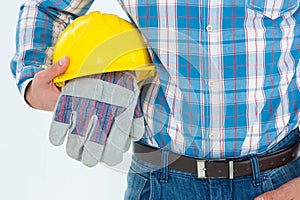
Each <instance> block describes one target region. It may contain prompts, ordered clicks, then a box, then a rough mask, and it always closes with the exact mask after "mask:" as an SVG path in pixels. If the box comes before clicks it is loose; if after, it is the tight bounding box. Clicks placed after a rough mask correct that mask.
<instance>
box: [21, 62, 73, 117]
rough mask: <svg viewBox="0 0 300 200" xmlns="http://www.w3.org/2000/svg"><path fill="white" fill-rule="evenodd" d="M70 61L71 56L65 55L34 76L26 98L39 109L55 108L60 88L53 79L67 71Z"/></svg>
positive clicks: (48, 109) (50, 109)
mask: <svg viewBox="0 0 300 200" xmlns="http://www.w3.org/2000/svg"><path fill="white" fill-rule="evenodd" d="M69 63H70V60H69V58H68V57H64V58H62V59H61V60H60V61H58V62H56V63H54V64H53V65H51V66H50V67H49V68H48V69H45V70H43V71H41V72H39V73H37V74H36V75H35V76H34V78H33V80H32V82H31V83H30V85H29V86H28V88H27V90H26V94H25V99H26V101H27V102H28V103H29V104H30V106H32V107H33V108H36V109H39V110H45V111H53V110H54V107H55V104H56V102H57V99H58V97H59V95H60V89H59V88H58V87H56V86H55V84H54V83H53V79H54V78H55V77H57V76H59V75H61V74H62V73H63V72H64V71H66V69H67V68H68V66H69Z"/></svg>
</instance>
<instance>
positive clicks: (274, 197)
mask: <svg viewBox="0 0 300 200" xmlns="http://www.w3.org/2000/svg"><path fill="white" fill-rule="evenodd" d="M293 189H294V188H293V187H291V186H290V185H289V184H284V185H282V186H281V187H279V188H278V189H276V190H272V191H270V192H266V193H264V194H262V195H260V196H258V197H256V198H255V199H254V200H290V199H294V195H293V194H294V191H293Z"/></svg>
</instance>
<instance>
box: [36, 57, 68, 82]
mask: <svg viewBox="0 0 300 200" xmlns="http://www.w3.org/2000/svg"><path fill="white" fill-rule="evenodd" d="M69 64H70V59H69V58H68V57H67V56H64V57H63V58H62V59H60V60H59V61H58V62H56V63H53V64H52V65H51V66H50V67H49V68H47V69H46V70H44V71H42V74H40V76H43V80H44V81H46V82H51V81H52V80H53V79H54V78H55V77H57V76H59V75H61V74H62V73H64V72H65V71H66V70H67V68H68V66H69Z"/></svg>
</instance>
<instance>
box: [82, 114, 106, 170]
mask: <svg viewBox="0 0 300 200" xmlns="http://www.w3.org/2000/svg"><path fill="white" fill-rule="evenodd" d="M91 121H92V122H91V123H92V124H93V127H92V128H91V129H90V133H89V138H88V139H87V140H86V142H85V144H84V148H83V152H82V160H81V161H82V163H83V164H84V165H86V166H88V167H93V166H95V165H97V164H98V162H99V161H100V158H101V156H102V153H103V148H104V147H103V145H102V144H100V143H97V142H94V140H93V139H92V137H93V136H94V134H92V133H93V132H94V131H95V129H96V127H97V128H99V126H97V125H98V119H97V117H96V116H93V117H92V119H91Z"/></svg>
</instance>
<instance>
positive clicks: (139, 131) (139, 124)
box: [130, 117, 145, 141]
mask: <svg viewBox="0 0 300 200" xmlns="http://www.w3.org/2000/svg"><path fill="white" fill-rule="evenodd" d="M144 132H145V124H144V117H139V118H135V119H133V122H132V128H131V131H130V137H131V140H133V141H137V140H139V139H141V138H142V137H143V135H144Z"/></svg>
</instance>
